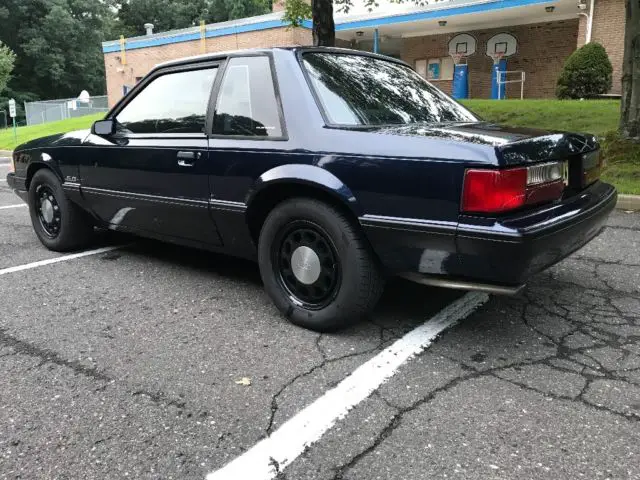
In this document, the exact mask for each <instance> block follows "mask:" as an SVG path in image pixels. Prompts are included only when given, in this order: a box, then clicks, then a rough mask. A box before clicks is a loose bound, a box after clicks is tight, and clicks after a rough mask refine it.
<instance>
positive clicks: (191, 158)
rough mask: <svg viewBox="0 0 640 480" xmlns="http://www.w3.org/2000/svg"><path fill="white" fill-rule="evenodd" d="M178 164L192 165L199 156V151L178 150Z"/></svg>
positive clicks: (182, 165)
mask: <svg viewBox="0 0 640 480" xmlns="http://www.w3.org/2000/svg"><path fill="white" fill-rule="evenodd" d="M177 157H178V165H179V166H181V167H193V165H194V164H195V163H196V160H198V159H199V158H200V152H178V155H177Z"/></svg>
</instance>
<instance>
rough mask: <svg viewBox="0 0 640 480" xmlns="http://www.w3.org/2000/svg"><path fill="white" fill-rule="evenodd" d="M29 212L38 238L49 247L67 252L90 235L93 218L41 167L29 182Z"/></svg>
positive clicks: (50, 172)
mask: <svg viewBox="0 0 640 480" xmlns="http://www.w3.org/2000/svg"><path fill="white" fill-rule="evenodd" d="M28 200H29V202H28V203H29V213H30V215H31V224H32V225H33V230H34V231H35V233H36V235H37V236H38V239H39V240H40V242H42V244H43V245H44V246H45V247H47V248H48V249H50V250H55V251H56V252H66V251H69V250H76V249H78V248H81V247H83V246H85V245H86V244H87V243H89V241H90V240H91V238H92V236H93V225H94V223H93V220H92V218H91V216H90V215H89V214H87V212H85V211H84V210H82V208H80V207H79V206H78V205H76V204H75V203H73V202H72V201H71V200H69V198H67V195H66V193H65V191H64V189H63V188H62V184H61V182H60V180H59V178H58V177H57V175H56V174H55V173H53V172H52V171H51V170H49V169H48V168H41V169H40V170H38V171H37V172H36V173H35V174H34V175H33V178H31V180H30V183H29V198H28Z"/></svg>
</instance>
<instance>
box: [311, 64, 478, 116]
mask: <svg viewBox="0 0 640 480" xmlns="http://www.w3.org/2000/svg"><path fill="white" fill-rule="evenodd" d="M302 58H303V61H304V66H305V68H306V69H307V72H309V76H310V78H311V83H312V86H313V89H314V90H315V92H316V94H317V96H318V98H319V99H320V102H321V103H322V108H323V109H324V112H325V114H326V116H327V118H328V120H329V122H330V123H331V124H336V125H351V126H354V125H365V126H366V125H389V124H401V125H406V124H411V123H424V122H426V123H440V122H476V121H478V118H477V117H476V116H475V115H473V114H472V113H471V112H470V111H468V110H467V109H466V108H464V107H463V106H462V105H460V104H458V103H456V102H454V101H453V100H451V99H450V98H449V97H448V96H447V95H445V94H444V93H442V92H441V91H440V90H438V89H437V88H435V87H434V86H432V85H430V84H429V83H427V82H426V81H425V80H424V79H423V78H422V77H420V75H418V74H417V73H416V72H414V71H413V70H412V69H411V68H409V67H407V66H405V65H401V64H399V63H395V62H391V61H387V60H382V59H379V58H374V57H370V56H366V55H350V54H342V53H305V54H304V55H303V57H302Z"/></svg>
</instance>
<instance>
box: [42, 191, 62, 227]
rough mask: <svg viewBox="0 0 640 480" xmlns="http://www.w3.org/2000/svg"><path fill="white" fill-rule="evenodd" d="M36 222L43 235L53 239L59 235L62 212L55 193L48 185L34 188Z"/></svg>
mask: <svg viewBox="0 0 640 480" xmlns="http://www.w3.org/2000/svg"><path fill="white" fill-rule="evenodd" d="M36 197H37V202H38V203H37V205H36V209H37V212H38V220H40V226H41V227H42V230H43V231H44V233H45V234H46V235H47V236H49V237H51V238H55V237H57V236H58V234H59V233H60V226H61V225H62V212H61V210H60V205H59V204H58V201H57V200H56V196H55V193H54V192H53V189H52V188H51V187H50V186H49V185H44V184H41V185H38V186H37V188H36Z"/></svg>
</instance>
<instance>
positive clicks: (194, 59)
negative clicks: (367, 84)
mask: <svg viewBox="0 0 640 480" xmlns="http://www.w3.org/2000/svg"><path fill="white" fill-rule="evenodd" d="M277 50H283V51H296V50H300V51H305V52H324V53H332V52H333V53H342V54H344V53H349V54H352V55H362V56H367V57H375V58H380V59H381V60H388V61H393V62H396V63H401V64H403V65H407V64H406V63H405V62H403V61H402V60H399V59H397V58H393V57H387V56H385V55H380V54H377V53H373V52H367V51H363V50H352V49H349V48H338V47H309V46H307V47H304V46H282V47H270V48H247V49H241V50H227V51H223V52H215V53H205V54H202V55H195V56H191V57H184V58H180V59H177V60H169V61H166V62H162V63H159V64H158V65H156V66H155V67H154V68H153V70H157V69H159V68H166V67H175V66H179V65H191V64H197V63H203V62H207V61H210V60H219V59H221V58H226V57H230V56H238V55H255V54H260V53H269V52H274V51H277Z"/></svg>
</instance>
